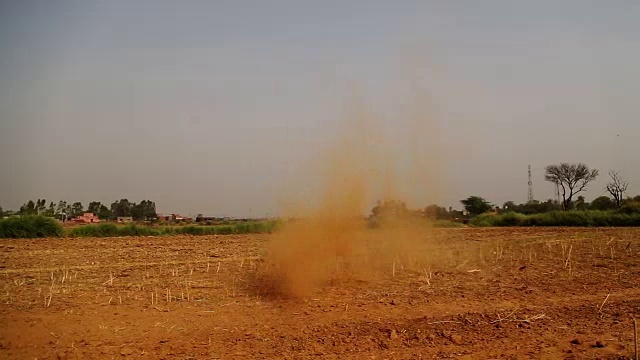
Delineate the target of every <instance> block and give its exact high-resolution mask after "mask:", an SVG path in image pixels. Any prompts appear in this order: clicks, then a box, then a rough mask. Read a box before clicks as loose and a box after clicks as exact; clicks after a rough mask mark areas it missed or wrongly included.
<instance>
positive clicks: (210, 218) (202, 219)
mask: <svg viewBox="0 0 640 360" xmlns="http://www.w3.org/2000/svg"><path fill="white" fill-rule="evenodd" d="M218 220H221V219H218V218H217V217H215V216H204V215H202V214H199V215H198V216H196V222H197V223H200V222H206V221H218Z"/></svg>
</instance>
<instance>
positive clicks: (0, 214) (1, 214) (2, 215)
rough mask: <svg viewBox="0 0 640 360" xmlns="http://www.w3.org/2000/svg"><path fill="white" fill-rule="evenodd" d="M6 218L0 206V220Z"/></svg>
mask: <svg viewBox="0 0 640 360" xmlns="http://www.w3.org/2000/svg"><path fill="white" fill-rule="evenodd" d="M3 217H4V210H2V206H0V219H2V218H3Z"/></svg>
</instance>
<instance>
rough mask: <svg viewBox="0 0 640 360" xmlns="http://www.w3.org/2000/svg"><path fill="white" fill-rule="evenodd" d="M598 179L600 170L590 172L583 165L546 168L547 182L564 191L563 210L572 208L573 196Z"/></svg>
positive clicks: (550, 166)
mask: <svg viewBox="0 0 640 360" xmlns="http://www.w3.org/2000/svg"><path fill="white" fill-rule="evenodd" d="M596 177H598V170H597V169H593V170H590V169H589V167H588V166H587V165H585V164H583V163H579V164H568V163H561V164H559V165H549V166H547V167H546V168H545V180H547V181H549V182H551V183H553V184H557V185H558V186H560V188H561V189H562V209H563V210H569V209H570V208H571V200H572V199H573V196H574V195H575V194H577V193H579V192H581V191H584V189H585V188H586V187H587V184H589V183H590V182H591V181H593V180H595V178H596Z"/></svg>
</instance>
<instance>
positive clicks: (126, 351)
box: [120, 346, 135, 356]
mask: <svg viewBox="0 0 640 360" xmlns="http://www.w3.org/2000/svg"><path fill="white" fill-rule="evenodd" d="M134 352H135V350H133V348H130V347H128V346H125V347H123V348H122V349H120V355H122V356H127V355H133V353H134Z"/></svg>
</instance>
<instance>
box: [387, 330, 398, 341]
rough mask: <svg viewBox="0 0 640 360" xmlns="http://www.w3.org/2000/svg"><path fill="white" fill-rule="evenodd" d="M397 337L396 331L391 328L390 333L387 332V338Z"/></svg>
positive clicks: (393, 338)
mask: <svg viewBox="0 0 640 360" xmlns="http://www.w3.org/2000/svg"><path fill="white" fill-rule="evenodd" d="M397 338H398V332H396V331H395V330H391V334H389V339H390V340H395V339H397Z"/></svg>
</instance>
